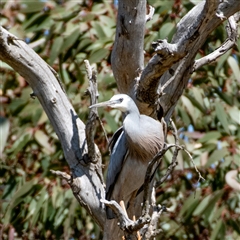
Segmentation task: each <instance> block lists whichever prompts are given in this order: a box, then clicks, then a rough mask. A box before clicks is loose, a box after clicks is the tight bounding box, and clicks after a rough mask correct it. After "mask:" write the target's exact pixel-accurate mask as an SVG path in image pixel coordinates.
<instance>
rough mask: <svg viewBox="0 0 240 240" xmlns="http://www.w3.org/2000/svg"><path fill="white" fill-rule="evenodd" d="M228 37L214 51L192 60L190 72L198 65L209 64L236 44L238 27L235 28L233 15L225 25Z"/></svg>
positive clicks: (197, 67) (235, 22)
mask: <svg viewBox="0 0 240 240" xmlns="http://www.w3.org/2000/svg"><path fill="white" fill-rule="evenodd" d="M226 30H227V34H228V39H226V41H225V42H224V43H223V44H222V45H221V46H220V47H219V48H218V49H216V50H215V51H213V52H212V53H210V54H208V55H207V56H205V57H202V58H200V59H198V60H196V61H195V62H194V65H193V68H192V72H194V71H196V70H197V69H199V68H200V67H202V66H204V65H206V64H209V63H211V62H213V61H215V60H216V59H217V58H219V57H220V56H222V55H223V54H225V53H226V52H227V51H229V50H230V49H231V48H233V47H234V45H236V41H237V36H238V28H237V19H235V18H234V16H231V17H229V19H228V25H227V27H226Z"/></svg>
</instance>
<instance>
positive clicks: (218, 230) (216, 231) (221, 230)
mask: <svg viewBox="0 0 240 240" xmlns="http://www.w3.org/2000/svg"><path fill="white" fill-rule="evenodd" d="M224 235H225V225H224V223H223V220H222V219H221V218H220V219H219V220H218V221H217V224H216V225H215V226H214V228H213V231H212V234H211V237H210V240H215V239H218V236H221V239H223V238H222V237H223V236H224Z"/></svg>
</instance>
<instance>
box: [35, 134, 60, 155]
mask: <svg viewBox="0 0 240 240" xmlns="http://www.w3.org/2000/svg"><path fill="white" fill-rule="evenodd" d="M34 138H35V139H36V141H37V142H38V143H39V144H40V145H41V146H42V147H44V148H45V149H46V150H47V151H48V152H49V153H54V151H55V148H54V147H53V146H51V145H50V143H49V136H47V135H46V134H45V133H44V132H43V131H41V130H37V131H36V132H35V134H34Z"/></svg>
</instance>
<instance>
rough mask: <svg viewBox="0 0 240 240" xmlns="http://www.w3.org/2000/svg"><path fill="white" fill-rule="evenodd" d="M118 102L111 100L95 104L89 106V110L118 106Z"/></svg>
mask: <svg viewBox="0 0 240 240" xmlns="http://www.w3.org/2000/svg"><path fill="white" fill-rule="evenodd" d="M117 102H118V101H117V100H109V101H106V102H101V103H97V104H93V105H91V106H89V108H94V107H97V108H99V107H106V106H108V107H111V105H113V104H116V103H117Z"/></svg>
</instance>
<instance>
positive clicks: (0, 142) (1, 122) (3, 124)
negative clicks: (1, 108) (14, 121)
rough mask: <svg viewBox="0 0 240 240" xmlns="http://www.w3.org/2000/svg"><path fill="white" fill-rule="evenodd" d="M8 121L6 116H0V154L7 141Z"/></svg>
mask: <svg viewBox="0 0 240 240" xmlns="http://www.w3.org/2000/svg"><path fill="white" fill-rule="evenodd" d="M9 128H10V123H9V121H8V119H7V118H5V117H1V116H0V156H1V155H2V152H3V149H4V148H5V145H6V143H7V139H8V134H9Z"/></svg>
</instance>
